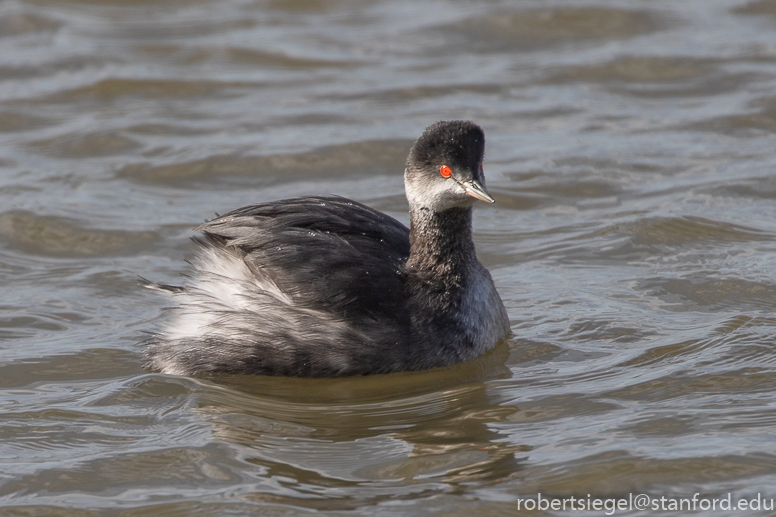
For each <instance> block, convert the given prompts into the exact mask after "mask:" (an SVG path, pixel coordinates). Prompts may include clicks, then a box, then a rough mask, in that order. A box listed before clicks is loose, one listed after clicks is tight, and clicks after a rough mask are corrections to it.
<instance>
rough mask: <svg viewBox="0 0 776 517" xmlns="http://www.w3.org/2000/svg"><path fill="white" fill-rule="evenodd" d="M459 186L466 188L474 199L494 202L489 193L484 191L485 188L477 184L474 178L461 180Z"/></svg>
mask: <svg viewBox="0 0 776 517" xmlns="http://www.w3.org/2000/svg"><path fill="white" fill-rule="evenodd" d="M461 186H462V187H463V188H464V190H466V193H467V194H468V195H470V196H471V197H473V198H474V199H479V200H480V201H487V202H488V203H495V202H496V200H495V199H493V198H492V197H490V194H488V193H487V192H485V188H484V187H483V186H482V185H480V184H479V182H478V181H476V180H471V181H462V182H461Z"/></svg>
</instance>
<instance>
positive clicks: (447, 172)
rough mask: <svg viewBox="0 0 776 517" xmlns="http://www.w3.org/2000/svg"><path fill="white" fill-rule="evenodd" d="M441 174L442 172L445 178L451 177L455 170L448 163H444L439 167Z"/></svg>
mask: <svg viewBox="0 0 776 517" xmlns="http://www.w3.org/2000/svg"><path fill="white" fill-rule="evenodd" d="M439 174H441V175H442V177H443V178H449V177H450V176H452V175H453V171H452V169H450V167H448V166H447V165H442V166H441V167H440V168H439Z"/></svg>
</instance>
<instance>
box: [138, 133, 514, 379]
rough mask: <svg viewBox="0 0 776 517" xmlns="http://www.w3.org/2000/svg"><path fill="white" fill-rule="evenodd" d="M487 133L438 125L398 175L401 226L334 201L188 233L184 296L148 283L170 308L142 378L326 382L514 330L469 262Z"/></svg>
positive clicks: (448, 355)
mask: <svg viewBox="0 0 776 517" xmlns="http://www.w3.org/2000/svg"><path fill="white" fill-rule="evenodd" d="M484 149H485V135H484V133H483V131H482V129H481V128H480V127H479V126H477V125H476V124H474V123H473V122H469V121H442V122H437V123H435V124H433V125H431V126H429V127H428V128H426V130H425V131H424V132H423V134H422V135H421V136H420V138H418V140H417V141H416V142H415V144H414V145H413V146H412V148H411V150H410V152H409V156H408V157H407V162H406V168H405V171H404V185H405V191H406V196H407V200H408V202H409V208H410V227H409V228H407V227H406V226H404V225H403V224H402V223H400V222H399V221H397V220H396V219H394V218H392V217H390V216H388V215H386V214H383V213H381V212H379V211H377V210H374V209H372V208H369V207H368V206H365V205H363V204H361V203H358V202H356V201H352V200H350V199H346V198H343V197H336V196H325V197H317V196H316V197H300V198H294V199H286V200H282V201H272V202H268V203H261V204H257V205H251V206H246V207H243V208H238V209H237V210H234V211H232V212H229V213H227V214H225V215H222V216H219V217H217V218H215V219H213V220H211V221H208V222H206V223H204V224H202V225H201V226H199V227H198V228H196V229H195V230H197V231H199V232H201V233H202V235H201V236H197V237H195V238H194V240H195V242H196V243H197V244H198V245H199V250H198V253H197V255H196V258H195V259H194V260H193V262H192V267H193V272H192V274H191V275H189V276H188V277H187V280H186V281H185V282H184V285H183V286H180V287H178V286H168V285H160V284H154V283H148V284H147V286H148V287H151V288H154V289H157V290H161V291H165V292H167V293H169V294H170V295H171V296H172V297H173V299H174V300H175V301H176V302H177V305H175V306H174V307H171V308H169V315H168V318H167V319H166V321H165V322H164V323H163V324H162V326H161V328H160V330H159V331H157V332H156V333H154V334H153V336H152V337H151V338H150V339H149V342H148V346H147V348H146V357H147V363H146V367H147V368H149V369H151V370H154V371H159V372H163V373H168V374H174V375H186V376H197V375H207V374H217V373H231V374H265V375H283V376H296V377H334V376H342V375H359V374H377V373H388V372H396V371H405V370H424V369H429V368H433V367H437V366H445V365H449V364H452V363H455V362H458V361H465V360H468V359H472V358H474V357H476V356H478V355H480V354H482V353H483V352H485V351H487V350H489V349H491V348H493V347H494V346H495V345H496V344H497V343H498V342H499V341H500V340H503V339H504V338H505V337H507V335H508V333H509V320H508V317H507V312H506V309H505V308H504V304H503V303H502V301H501V298H500V297H499V294H498V292H497V291H496V287H495V285H494V283H493V280H492V278H491V276H490V273H489V272H488V270H487V269H485V267H484V266H483V265H482V264H481V263H480V262H479V260H478V259H477V256H476V253H475V248H474V242H473V240H472V205H473V204H474V202H475V201H476V200H481V201H485V202H488V203H492V202H493V201H494V200H493V198H492V197H491V196H490V195H489V194H488V192H487V191H486V190H485V178H484V175H483V169H482V160H483V156H484Z"/></svg>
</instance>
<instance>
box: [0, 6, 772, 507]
mask: <svg viewBox="0 0 776 517" xmlns="http://www.w3.org/2000/svg"><path fill="white" fill-rule="evenodd" d="M449 118H470V119H473V120H475V121H477V122H478V123H480V124H481V125H482V126H483V127H484V129H485V131H486V135H487V139H488V145H487V157H486V163H485V170H486V174H487V176H488V185H489V189H490V191H491V193H492V194H493V195H494V197H495V198H496V200H497V203H496V204H495V205H492V206H484V205H483V204H481V205H480V206H479V207H478V210H477V211H476V214H475V229H476V235H475V240H476V242H477V245H478V251H479V254H480V257H481V260H482V261H483V262H484V263H485V264H486V265H487V266H488V267H489V268H490V270H491V272H492V274H493V276H494V278H495V280H496V283H497V285H498V286H499V289H500V292H501V294H502V297H503V298H504V301H505V304H506V305H507V308H508V310H509V313H510V317H511V320H512V330H513V333H514V338H512V339H511V340H510V341H509V342H508V343H505V344H503V345H501V346H499V347H498V348H497V349H496V350H494V351H493V352H492V353H489V354H487V355H486V356H484V357H482V358H480V359H478V360H475V361H472V362H469V363H465V364H459V365H455V366H453V367H450V368H445V369H440V370H437V371H431V372H420V373H412V374H392V375H383V376H374V377H359V378H346V379H328V380H309V379H282V378H261V377H255V378H242V377H227V378H211V379H204V380H203V379H199V380H198V379H188V378H179V377H172V376H164V375H157V374H149V373H147V372H144V371H143V370H142V368H141V364H142V349H141V347H140V346H139V345H138V342H139V341H141V340H142V339H143V334H142V332H143V331H144V330H148V329H150V328H153V325H154V321H155V319H156V318H157V316H158V314H159V312H160V309H161V308H162V307H164V306H165V303H166V302H165V300H164V299H162V298H160V297H158V296H156V295H155V294H154V293H153V292H150V291H147V290H144V289H141V288H140V287H138V276H139V275H142V276H144V277H148V278H152V279H154V280H157V281H163V282H175V281H176V280H177V278H178V275H179V274H180V273H181V272H182V271H184V270H185V263H184V259H185V258H186V257H187V256H188V255H190V254H191V252H192V245H191V243H190V242H189V240H188V238H189V236H190V235H191V231H190V229H191V228H192V227H194V226H196V225H197V224H198V223H199V222H200V221H202V220H203V219H206V218H210V217H212V215H213V214H214V212H224V211H226V210H229V209H231V208H236V207H238V206H241V205H244V204H248V203H253V202H259V201H264V200H271V199H277V198H283V197H290V196H296V195H303V194H312V193H318V194H325V193H335V194H340V195H345V196H349V197H352V198H354V199H357V200H359V201H362V202H366V203H368V204H370V205H372V206H375V207H377V208H379V209H381V210H385V211H387V212H389V213H390V214H392V215H394V216H395V217H398V218H399V219H401V220H404V221H407V215H406V209H407V207H406V201H405V200H404V197H403V186H402V177H401V172H402V168H403V160H404V157H405V155H406V152H407V150H408V148H409V145H410V144H411V142H412V141H413V140H414V138H415V137H417V136H418V134H419V133H420V131H421V130H422V129H423V128H424V127H425V126H427V125H428V124H430V123H431V122H434V121H436V120H440V119H449ZM775 199H776V1H774V0H760V1H753V2H751V1H749V2H748V1H745V0H694V1H693V0H687V1H683V2H676V1H668V0H652V1H649V2H646V1H625V0H623V1H603V0H600V1H597V2H596V1H587V0H569V1H562V0H559V1H553V2H543V1H538V0H536V1H530V0H526V1H520V2H517V1H501V2H499V1H493V2H467V1H463V0H461V1H456V0H454V1H447V2H442V1H436V0H422V1H418V0H412V1H409V0H408V1H387V0H386V1H374V2H369V3H367V2H356V1H349V0H341V1H337V0H333V1H319V0H287V1H280V0H278V1H269V0H266V1H264V0H255V1H249V0H229V1H218V2H216V1H214V0H200V1H196V2H187V1H182V0H163V1H150V0H149V1H144V0H134V1H128V0H126V1H125V0H6V1H5V2H3V3H0V292H1V293H2V296H0V347H1V350H2V352H1V355H0V405H1V406H2V412H0V514H2V515H23V516H33V515H35V516H40V515H57V516H63V515H77V516H93V515H111V516H116V515H119V516H122V515H124V516H127V515H132V516H139V515H165V516H173V515H180V516H188V515H213V516H224V515H253V514H272V515H287V514H288V515H308V514H309V512H311V511H318V512H321V513H325V514H329V515H381V516H405V515H432V514H433V515H471V512H479V514H481V515H489V516H490V515H518V514H521V512H520V511H518V510H517V507H516V501H517V499H518V498H520V497H535V496H536V494H537V492H541V493H542V494H543V495H545V496H548V497H567V496H571V495H574V496H579V497H584V496H587V495H588V494H592V496H594V497H624V498H627V497H628V494H629V493H631V492H632V493H639V492H642V493H645V494H649V495H651V496H655V497H660V496H668V497H689V496H691V495H692V494H693V493H696V492H698V493H700V494H702V495H703V496H705V497H718V496H725V495H726V494H728V493H732V494H733V498H734V500H735V498H739V497H746V498H752V497H755V496H756V494H757V493H760V494H762V497H764V498H765V497H776V492H775V491H774V488H773V487H774V485H776V454H774V433H775V432H776V403H775V402H774V400H776V354H774V345H776V337H774V336H776V316H774V309H775V308H776V282H774V267H773V265H774V264H776V219H775V218H774V216H775V215H776V213H775V212H776V210H775V205H774V200H775ZM681 513H692V512H674V513H673V514H677V515H678V514H681ZM712 513H713V512H712ZM756 513H761V514H763V515H765V514H770V512H766V511H764V510H763V511H761V512H750V513H749V514H756ZM598 514H600V512H599V513H598ZM625 514H632V515H635V514H639V512H638V511H635V510H634V511H624V512H620V513H618V515H625ZM641 514H644V515H646V514H655V513H654V512H652V513H649V512H647V513H644V512H642V513H641ZM720 515H727V513H726V512H722V513H720Z"/></svg>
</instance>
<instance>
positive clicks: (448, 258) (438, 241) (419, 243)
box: [406, 207, 477, 284]
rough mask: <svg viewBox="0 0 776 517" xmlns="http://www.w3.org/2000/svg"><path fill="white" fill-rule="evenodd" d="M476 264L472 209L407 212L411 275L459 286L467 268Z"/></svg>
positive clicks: (411, 210) (414, 209)
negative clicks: (474, 262)
mask: <svg viewBox="0 0 776 517" xmlns="http://www.w3.org/2000/svg"><path fill="white" fill-rule="evenodd" d="M476 260H477V255H476V253H475V250H474V241H473V240H472V208H471V207H465V208H451V209H448V210H445V211H443V212H434V211H432V210H429V209H427V208H413V209H410V256H409V259H408V260H407V266H406V267H407V269H408V270H409V271H410V272H411V273H415V274H418V275H420V276H422V277H425V278H426V279H427V280H429V281H430V280H432V279H436V280H438V281H442V282H449V283H450V284H460V282H461V281H462V280H463V276H464V275H465V273H466V269H467V267H468V266H469V265H470V264H471V263H472V262H473V261H476Z"/></svg>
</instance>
